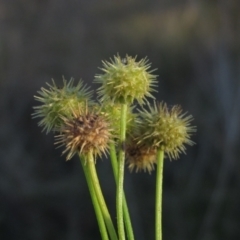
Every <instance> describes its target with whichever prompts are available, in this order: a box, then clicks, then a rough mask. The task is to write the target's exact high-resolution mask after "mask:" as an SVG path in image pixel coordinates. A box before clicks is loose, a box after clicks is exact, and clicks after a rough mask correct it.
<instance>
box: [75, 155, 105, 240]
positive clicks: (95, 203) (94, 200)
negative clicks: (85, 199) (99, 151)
mask: <svg viewBox="0 0 240 240" xmlns="http://www.w3.org/2000/svg"><path fill="white" fill-rule="evenodd" d="M79 158H80V162H81V164H82V167H83V171H84V174H85V177H86V180H87V185H88V189H89V192H90V195H91V198H92V203H93V207H94V210H95V213H96V217H97V221H98V226H99V230H100V234H101V237H102V240H109V238H108V233H107V229H106V225H105V223H104V219H103V215H102V211H101V209H100V206H99V203H98V200H97V197H96V194H95V192H94V188H93V185H92V182H91V176H90V175H89V171H88V168H87V166H86V164H85V163H84V159H83V158H81V157H80V156H79Z"/></svg>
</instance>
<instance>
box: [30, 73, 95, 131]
mask: <svg viewBox="0 0 240 240" xmlns="http://www.w3.org/2000/svg"><path fill="white" fill-rule="evenodd" d="M73 84H74V80H73V79H70V81H69V82H67V81H66V80H65V79H64V78H63V87H62V88H58V87H57V86H56V84H55V82H54V80H52V85H51V84H49V83H47V85H48V87H49V88H48V89H45V88H41V91H38V94H39V96H34V98H35V100H37V101H38V102H40V103H41V105H40V106H36V107H33V108H34V110H35V112H34V113H33V114H32V116H33V118H37V117H39V118H41V120H40V122H39V126H41V127H43V131H44V130H46V132H47V133H49V132H50V131H51V130H52V129H53V130H58V129H60V128H61V125H62V124H63V118H62V117H64V116H65V117H68V116H70V115H71V114H72V113H71V109H75V108H79V106H82V107H84V106H85V105H86V102H88V104H89V98H90V95H91V92H90V91H88V88H87V87H86V86H83V83H82V82H81V81H79V83H78V84H77V85H76V86H73Z"/></svg>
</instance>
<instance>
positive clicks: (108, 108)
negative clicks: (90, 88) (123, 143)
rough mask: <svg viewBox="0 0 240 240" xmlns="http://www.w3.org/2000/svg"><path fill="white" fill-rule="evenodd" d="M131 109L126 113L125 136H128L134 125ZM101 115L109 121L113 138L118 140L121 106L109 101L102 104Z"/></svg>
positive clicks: (134, 118) (134, 117) (134, 116)
mask: <svg viewBox="0 0 240 240" xmlns="http://www.w3.org/2000/svg"><path fill="white" fill-rule="evenodd" d="M132 110H133V109H132V108H131V107H129V108H128V111H127V119H126V134H127V135H128V134H129V133H130V132H131V131H132V129H133V128H134V125H135V120H136V117H137V116H136V114H134V113H133V111H132ZM100 113H101V114H102V115H104V116H106V117H107V118H108V119H109V122H110V124H111V129H112V130H113V136H114V137H116V138H118V137H119V135H120V124H119V123H120V119H121V105H120V104H114V103H112V102H111V101H107V102H103V103H102V106H101V112H100Z"/></svg>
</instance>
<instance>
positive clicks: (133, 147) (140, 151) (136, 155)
mask: <svg viewBox="0 0 240 240" xmlns="http://www.w3.org/2000/svg"><path fill="white" fill-rule="evenodd" d="M156 153H157V149H156V148H153V147H150V146H147V145H145V144H137V143H136V142H135V141H133V142H132V143H131V144H129V145H127V148H126V158H127V164H128V168H129V170H130V171H131V172H132V171H133V170H134V168H136V172H138V171H141V170H143V171H144V172H146V170H147V171H148V173H150V174H151V171H153V170H154V164H155V163H156Z"/></svg>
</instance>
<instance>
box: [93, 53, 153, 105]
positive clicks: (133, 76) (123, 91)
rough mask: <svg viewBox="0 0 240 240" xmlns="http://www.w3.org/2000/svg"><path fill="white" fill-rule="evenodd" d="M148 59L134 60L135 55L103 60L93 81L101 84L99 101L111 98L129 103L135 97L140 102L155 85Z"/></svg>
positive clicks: (118, 101)
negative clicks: (100, 71)
mask: <svg viewBox="0 0 240 240" xmlns="http://www.w3.org/2000/svg"><path fill="white" fill-rule="evenodd" d="M150 66H151V64H150V63H148V60H147V59H146V58H145V59H142V60H140V61H136V57H134V58H132V57H130V56H128V55H127V56H126V57H125V58H124V59H121V58H120V56H114V59H113V60H112V59H111V61H110V62H107V61H103V68H101V70H102V71H103V73H102V74H98V75H96V79H95V81H96V82H97V83H100V84H101V85H102V86H101V87H100V88H99V90H98V93H99V96H100V99H101V101H105V100H111V101H113V102H115V103H129V104H131V103H132V102H133V101H134V100H135V99H136V100H137V101H138V102H139V103H140V104H142V103H143V102H144V100H145V99H146V97H152V98H153V96H152V94H151V93H150V92H152V91H154V90H153V87H154V86H156V82H157V81H156V75H153V74H152V72H153V71H154V70H150V71H149V68H150Z"/></svg>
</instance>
